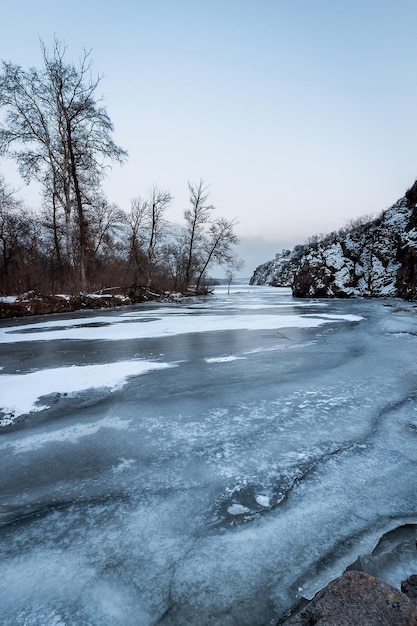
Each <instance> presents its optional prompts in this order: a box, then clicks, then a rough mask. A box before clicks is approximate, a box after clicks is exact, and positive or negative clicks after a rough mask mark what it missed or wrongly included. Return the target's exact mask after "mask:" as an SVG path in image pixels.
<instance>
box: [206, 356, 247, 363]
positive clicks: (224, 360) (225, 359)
mask: <svg viewBox="0 0 417 626" xmlns="http://www.w3.org/2000/svg"><path fill="white" fill-rule="evenodd" d="M245 358H246V357H244V356H233V355H230V356H219V357H214V358H208V359H205V361H206V363H227V362H229V361H238V360H241V359H245Z"/></svg>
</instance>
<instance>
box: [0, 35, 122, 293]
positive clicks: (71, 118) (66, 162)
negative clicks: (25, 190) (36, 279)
mask: <svg viewBox="0 0 417 626" xmlns="http://www.w3.org/2000/svg"><path fill="white" fill-rule="evenodd" d="M41 47H42V54H43V63H44V67H43V69H42V70H37V69H35V68H31V69H29V70H28V71H24V70H23V69H22V68H21V67H19V66H17V65H14V64H12V63H5V62H3V72H2V74H1V75H0V107H2V108H3V109H5V112H6V116H5V125H4V126H3V127H0V153H1V154H6V153H8V154H9V155H10V156H12V157H13V158H14V159H15V160H16V161H17V163H18V166H19V170H20V172H21V174H22V176H23V178H24V179H25V180H26V181H27V182H29V181H31V180H33V179H35V180H37V181H39V182H40V183H41V184H42V186H43V189H44V193H45V194H46V195H48V196H49V197H50V199H51V201H50V205H51V207H52V208H53V212H54V223H55V221H56V213H57V211H58V207H59V208H60V209H61V210H62V211H63V212H64V215H65V224H66V237H65V240H66V255H67V257H68V258H71V241H72V237H71V235H72V233H71V225H72V223H75V224H76V227H77V257H78V258H77V260H78V268H79V278H80V285H81V288H82V289H85V288H86V286H87V274H86V272H87V267H86V265H87V248H88V227H89V224H88V220H87V216H86V206H87V205H88V204H89V196H90V195H91V191H92V189H97V187H98V185H99V183H100V181H101V180H102V178H103V176H104V175H105V172H106V163H108V162H110V161H118V162H122V161H123V160H124V159H125V157H126V154H127V153H126V152H125V151H124V150H123V149H122V148H120V147H119V146H117V145H116V144H115V143H114V141H113V139H112V137H111V133H112V131H113V125H112V123H111V120H110V118H109V116H108V114H107V112H106V110H105V108H104V107H102V106H100V104H99V102H100V100H99V99H98V98H97V96H96V90H97V88H98V86H99V84H100V81H101V77H98V78H94V77H93V75H92V71H91V61H90V53H89V52H84V54H83V56H82V58H81V61H80V63H79V65H78V67H76V66H75V65H72V64H68V63H67V62H66V61H65V52H66V48H65V46H64V45H63V44H62V43H60V42H58V41H57V40H55V42H54V48H53V50H52V53H49V52H48V50H47V49H46V47H45V46H44V45H43V44H41ZM73 212H74V213H75V217H76V220H75V221H73V222H72V221H71V216H72V214H73ZM57 242H58V240H57V239H56V243H57ZM57 251H58V249H57ZM58 254H61V250H60V249H59V252H58Z"/></svg>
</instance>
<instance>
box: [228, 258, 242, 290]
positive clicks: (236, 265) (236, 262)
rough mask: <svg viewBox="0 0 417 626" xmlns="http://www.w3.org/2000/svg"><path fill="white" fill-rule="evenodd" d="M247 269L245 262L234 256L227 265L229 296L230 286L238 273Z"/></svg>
mask: <svg viewBox="0 0 417 626" xmlns="http://www.w3.org/2000/svg"><path fill="white" fill-rule="evenodd" d="M244 267H245V261H244V260H243V259H239V258H238V257H237V256H236V255H233V256H232V257H231V258H230V259H229V260H228V261H227V263H226V279H227V295H229V294H230V285H231V284H232V281H233V279H234V277H235V274H236V272H240V271H241V270H243V268H244Z"/></svg>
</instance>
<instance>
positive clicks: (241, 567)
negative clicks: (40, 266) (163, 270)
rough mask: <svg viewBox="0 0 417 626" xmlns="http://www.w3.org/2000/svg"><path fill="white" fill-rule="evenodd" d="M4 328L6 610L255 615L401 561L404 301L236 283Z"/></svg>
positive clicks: (411, 329)
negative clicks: (161, 301) (353, 573)
mask: <svg viewBox="0 0 417 626" xmlns="http://www.w3.org/2000/svg"><path fill="white" fill-rule="evenodd" d="M305 322H308V324H306V323H305ZM0 334H1V338H2V342H3V343H0V362H1V367H3V368H4V369H3V370H2V372H1V374H0V384H3V386H2V388H1V392H0V401H1V402H0V403H1V404H2V405H4V406H9V407H10V410H14V411H15V412H16V413H17V412H20V411H22V412H23V413H22V415H21V418H20V421H16V422H15V423H14V424H11V425H10V426H8V427H7V428H3V429H2V431H1V440H0V481H1V486H0V488H1V493H2V500H1V503H0V524H1V526H0V532H1V545H2V560H1V565H0V569H1V576H0V624H4V625H5V626H6V625H7V626H9V625H16V626H17V625H21V624H27V625H37V626H40V625H42V626H43V625H44V624H66V625H67V626H68V625H74V626H78V625H79V624H92V625H100V626H102V625H104V626H107V625H109V626H110V625H111V626H114V625H116V626H119V625H120V626H138V624H140V625H141V626H142V625H143V626H147V625H149V626H150V625H153V624H156V623H158V624H161V625H163V626H173V625H175V626H177V625H181V626H182V625H183V624H206V625H207V626H211V625H216V626H217V625H218V626H224V625H225V626H228V625H230V626H232V625H238V624H239V626H240V625H243V626H245V625H247V626H249V625H250V626H257V625H259V626H260V625H263V626H264V625H267V624H275V623H276V622H277V620H278V619H279V618H280V617H281V616H282V615H283V614H284V613H285V611H287V610H288V609H289V608H290V607H291V606H292V605H294V604H295V603H296V602H297V601H298V600H299V598H300V596H304V597H307V598H309V597H311V596H312V595H314V593H315V592H316V591H317V590H318V589H319V588H320V587H321V586H323V585H324V584H326V583H327V582H328V581H329V580H330V579H331V578H334V577H335V576H337V575H339V574H341V573H342V572H343V570H344V569H345V568H346V567H347V566H349V565H350V564H352V563H354V562H356V563H359V565H360V566H361V567H363V568H364V569H367V571H370V573H372V574H373V575H382V576H383V577H385V579H387V580H388V581H389V582H391V583H393V584H396V585H397V586H398V585H399V582H400V580H401V578H405V577H407V576H408V575H410V574H412V573H417V553H416V549H415V532H416V526H415V525H416V524H417V495H416V490H415V481H414V476H415V472H416V464H417V388H416V382H415V381H416V371H415V363H416V362H417V315H416V308H415V306H414V304H413V303H404V302H399V301H393V300H386V301H385V300H375V301H373V300H341V301H337V300H327V301H325V300H322V301H316V300H303V301H298V300H291V298H290V294H289V291H288V290H281V289H273V288H264V287H251V288H248V287H247V286H242V287H240V288H234V289H232V293H230V294H227V289H225V288H219V289H216V292H215V294H214V296H213V297H209V298H205V299H200V300H195V301H193V302H191V303H187V304H184V303H183V304H179V305H164V306H160V305H144V306H137V307H134V308H128V309H123V310H120V311H117V312H115V311H114V310H112V311H103V312H102V313H100V314H97V311H94V312H90V313H89V312H82V313H80V314H66V315H59V316H52V317H51V318H48V319H42V320H33V319H32V320H28V319H25V320H22V321H19V323H17V322H15V321H13V322H10V321H9V322H4V323H2V325H1V333H0ZM32 339H34V340H33V341H32ZM35 339H36V341H35ZM39 339H42V341H38V340H39ZM162 355H163V356H162ZM117 359H118V360H119V361H118V362H117ZM71 362H73V363H75V364H76V365H75V367H74V368H73V367H70V365H71ZM174 365H175V367H172V366H174ZM106 366H107V367H106ZM168 366H171V367H168ZM141 367H143V368H144V369H140V368H141ZM18 370H21V371H20V372H19V371H18ZM72 373H73V374H74V377H72ZM142 373H146V375H143V376H142V375H140V374H142ZM1 381H3V383H1ZM112 389H113V391H112V392H111V393H110V390H112ZM65 394H66V395H65ZM6 400H7V401H6ZM39 404H41V405H43V406H48V407H49V408H45V409H44V410H43V411H42V412H30V411H33V410H34V409H36V408H39ZM401 529H403V530H401Z"/></svg>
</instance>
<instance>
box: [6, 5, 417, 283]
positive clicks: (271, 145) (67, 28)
mask: <svg viewBox="0 0 417 626" xmlns="http://www.w3.org/2000/svg"><path fill="white" fill-rule="evenodd" d="M416 23H417V2H416V1H415V0H412V1H411V0H395V1H394V0H390V1H387V0H385V1H384V0H378V1H377V0H349V2H341V1H340V2H339V1H338V0H256V1H255V0H223V1H219V0H210V1H208V0H205V1H198V0H194V1H191V0H171V1H169V0H152V1H151V0H149V1H144V0H132V1H129V0H119V1H118V2H116V1H109V0H100V1H98V0H97V1H96V0H83V1H81V0H72V1H71V2H70V3H69V2H64V1H60V0H37V2H33V0H19V1H18V2H16V3H11V2H10V3H9V2H7V3H5V6H4V7H2V10H1V22H0V58H1V59H3V60H10V61H13V62H16V63H18V64H20V65H22V66H23V67H28V66H30V65H35V66H39V65H41V54H40V49H39V38H40V39H42V40H43V41H44V43H45V44H47V45H52V41H53V37H54V35H56V37H57V38H58V39H60V40H64V41H65V43H66V44H67V46H68V57H67V58H68V60H75V61H76V60H77V59H78V57H79V56H80V53H81V51H82V49H83V47H85V48H87V49H90V48H91V49H92V58H93V61H94V67H95V68H96V69H97V71H98V72H100V73H103V74H104V78H103V80H102V83H101V92H100V93H102V94H103V95H104V102H105V104H106V106H107V109H108V112H109V114H110V117H111V119H112V121H113V123H114V125H115V139H116V141H117V142H118V143H119V144H121V145H122V146H123V147H124V148H126V149H127V150H128V151H129V160H128V162H127V164H126V165H124V166H123V167H122V168H119V167H115V168H114V169H113V171H112V172H111V173H110V175H109V177H108V180H107V181H106V185H105V187H106V191H107V194H108V197H109V199H110V200H111V201H113V202H116V203H118V204H119V205H120V206H121V207H122V208H125V209H128V208H129V205H130V199H131V198H132V197H133V196H136V195H139V194H142V195H143V194H146V192H147V190H148V189H149V188H150V187H151V186H152V185H153V184H154V183H156V184H158V185H159V186H160V187H162V188H166V189H169V190H170V191H171V193H172V194H173V195H174V198H175V200H174V204H173V207H172V210H171V213H170V215H171V219H173V220H175V219H177V220H181V216H182V212H183V209H184V207H185V206H186V204H187V197H188V194H187V181H188V180H194V181H198V180H199V179H200V178H204V180H205V181H206V182H207V183H209V184H210V185H211V192H212V202H213V204H214V205H215V206H216V207H217V212H218V214H219V215H224V216H226V217H229V218H232V217H237V218H238V220H239V222H240V223H239V226H238V229H237V230H238V234H239V235H240V237H241V238H242V245H241V248H240V251H239V252H240V254H241V256H243V257H244V258H245V259H246V262H247V265H246V268H245V273H246V274H248V275H249V274H251V272H252V271H253V269H254V267H255V265H257V264H258V263H260V262H263V261H267V260H269V259H270V258H272V257H273V256H274V253H275V252H277V251H278V250H280V249H281V248H282V247H283V246H285V247H287V246H288V247H290V246H292V245H294V244H296V243H300V242H302V241H304V240H305V239H306V238H307V237H308V236H310V235H313V234H316V233H320V232H328V231H330V230H334V229H337V228H340V227H341V226H344V225H345V223H346V221H347V220H349V219H351V218H354V217H357V216H359V215H362V214H368V213H376V212H379V211H380V210H382V209H384V208H386V207H387V206H389V205H391V204H392V203H393V202H394V201H395V200H396V199H397V198H399V197H400V196H401V195H402V194H403V192H404V191H405V189H406V188H407V187H409V186H410V185H411V184H412V183H413V182H414V180H415V177H416V176H417V167H416V156H415V147H416V145H417V81H416V71H417V70H416V59H417V54H416V52H417V38H416V36H415V25H416ZM0 169H1V170H3V172H4V174H5V176H6V178H9V179H10V180H13V182H14V179H13V176H14V174H13V173H12V169H11V166H10V164H4V163H3V164H2V163H1V162H0ZM28 193H30V192H28V191H27V190H26V191H25V197H27V198H28V197H30V196H28ZM37 202H38V198H37V196H35V194H33V204H36V203H37Z"/></svg>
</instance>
